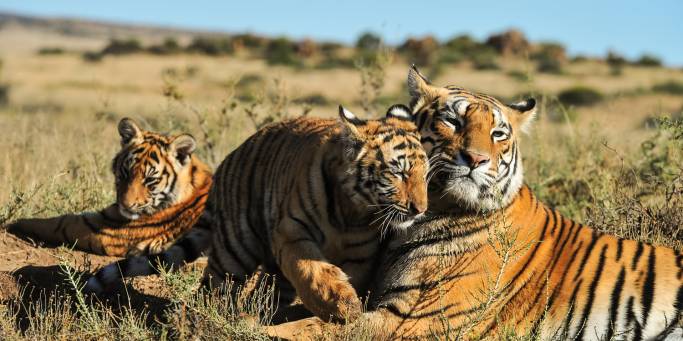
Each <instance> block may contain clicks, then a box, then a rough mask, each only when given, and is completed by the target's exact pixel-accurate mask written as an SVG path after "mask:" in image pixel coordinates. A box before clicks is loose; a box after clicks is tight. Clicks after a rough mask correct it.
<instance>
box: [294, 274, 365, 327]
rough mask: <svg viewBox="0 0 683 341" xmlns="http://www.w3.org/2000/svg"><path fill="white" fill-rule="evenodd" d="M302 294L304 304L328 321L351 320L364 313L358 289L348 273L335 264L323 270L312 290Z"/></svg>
mask: <svg viewBox="0 0 683 341" xmlns="http://www.w3.org/2000/svg"><path fill="white" fill-rule="evenodd" d="M300 296H301V300H302V301H303V303H304V306H306V307H307V308H308V309H310V310H311V312H313V313H314V314H315V315H316V316H318V317H320V318H321V319H323V320H326V321H335V322H351V321H353V320H355V319H356V318H358V317H359V316H360V314H361V313H362V304H361V301H360V299H359V298H358V295H357V294H356V290H355V289H354V288H353V286H351V283H349V281H348V279H347V277H346V274H344V272H343V271H342V270H341V269H339V268H337V267H334V266H333V267H330V268H328V269H326V271H322V272H321V273H320V274H319V276H318V278H317V279H316V280H315V281H314V282H313V283H311V287H310V292H309V293H308V294H305V293H301V295H300Z"/></svg>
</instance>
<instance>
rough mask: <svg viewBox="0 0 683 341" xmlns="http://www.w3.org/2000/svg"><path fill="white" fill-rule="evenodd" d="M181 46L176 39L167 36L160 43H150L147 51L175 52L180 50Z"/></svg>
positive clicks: (157, 52) (156, 52)
mask: <svg viewBox="0 0 683 341" xmlns="http://www.w3.org/2000/svg"><path fill="white" fill-rule="evenodd" d="M182 50H183V49H182V47H180V44H178V41H177V40H176V39H175V38H173V37H168V38H166V39H164V41H163V42H162V43H161V44H158V45H152V46H150V47H148V48H147V51H149V52H150V53H154V54H160V55H164V54H176V53H180V52H182Z"/></svg>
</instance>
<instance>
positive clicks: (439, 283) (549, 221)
mask: <svg viewBox="0 0 683 341" xmlns="http://www.w3.org/2000/svg"><path fill="white" fill-rule="evenodd" d="M409 77H410V78H409V85H410V89H411V93H412V95H413V114H414V117H415V119H416V121H417V122H418V126H419V127H421V128H422V130H421V132H422V136H423V145H424V146H425V148H426V149H427V150H428V151H429V154H430V155H431V159H436V160H437V161H435V162H434V166H435V167H436V171H437V172H438V174H436V175H435V176H434V180H433V181H432V182H431V183H430V211H429V213H428V214H427V216H426V217H425V218H424V219H422V220H421V221H418V222H416V224H415V225H414V226H413V227H412V229H411V231H412V233H409V234H407V235H406V236H403V237H397V238H395V239H394V240H393V241H392V242H391V245H390V246H389V247H388V249H387V251H386V252H385V253H384V255H383V261H382V264H383V265H382V268H381V271H378V273H379V276H378V280H377V281H376V289H375V291H374V292H375V295H374V298H373V299H372V301H371V308H372V311H371V312H368V313H366V314H364V315H363V316H362V317H361V318H360V319H359V320H358V322H357V323H359V324H363V325H366V326H370V327H371V328H372V329H373V330H374V332H375V333H376V337H377V339H423V338H430V337H431V338H433V337H441V338H445V339H480V338H496V335H500V334H498V333H502V332H504V331H506V330H510V329H511V330H514V331H515V332H516V333H518V334H522V335H526V334H531V335H534V336H536V337H538V338H540V339H541V340H566V339H572V340H613V339H616V340H655V339H658V340H659V339H664V338H665V337H666V336H667V334H668V333H669V332H670V331H671V330H672V329H673V328H674V327H675V326H676V323H677V322H678V321H679V320H680V318H681V310H682V309H683V255H682V254H681V253H680V252H678V251H674V250H672V249H670V248H667V247H661V246H652V245H649V244H646V243H641V242H638V241H634V240H624V239H621V238H618V237H615V236H611V235H606V234H602V233H599V232H597V231H595V230H594V229H591V228H590V227H587V226H584V225H581V224H579V223H576V222H574V221H572V220H570V219H567V218H565V217H562V216H561V215H560V213H559V212H557V211H555V210H553V209H550V208H548V207H547V206H545V205H543V204H542V203H540V202H539V201H538V200H536V198H535V197H534V195H533V194H532V193H531V190H530V189H529V188H528V187H527V186H525V185H522V184H521V174H522V165H521V156H520V155H519V149H518V147H517V143H518V135H516V133H517V132H519V131H520V130H522V129H521V128H523V126H524V125H526V124H527V123H528V121H529V120H530V118H531V117H532V116H533V109H534V108H533V107H534V102H533V100H528V101H525V102H522V103H518V104H515V105H511V106H507V105H504V104H502V103H500V102H499V101H498V100H496V99H494V98H492V97H490V96H487V95H483V94H477V93H473V92H469V91H467V90H464V89H462V88H458V87H451V86H449V87H445V88H440V87H435V86H432V85H430V84H429V83H428V82H427V81H426V80H425V79H424V78H423V77H421V76H420V75H419V74H418V73H417V71H416V70H412V71H411V74H410V76H409ZM497 131H500V133H496V132H497ZM516 178H518V180H520V181H517V180H515V179H516ZM517 183H519V185H516V184H517ZM494 184H495V185H494ZM515 187H517V188H515ZM510 189H512V190H510ZM334 328H335V327H334V326H332V325H329V324H324V323H322V322H321V321H319V320H316V319H314V318H311V319H304V320H300V321H295V322H291V323H286V324H283V325H279V326H274V327H269V328H268V332H269V333H270V334H271V335H276V336H280V337H287V338H299V339H303V338H309V337H311V336H312V335H315V334H316V333H318V332H320V331H321V329H322V330H327V329H334Z"/></svg>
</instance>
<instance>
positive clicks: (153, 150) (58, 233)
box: [7, 118, 211, 256]
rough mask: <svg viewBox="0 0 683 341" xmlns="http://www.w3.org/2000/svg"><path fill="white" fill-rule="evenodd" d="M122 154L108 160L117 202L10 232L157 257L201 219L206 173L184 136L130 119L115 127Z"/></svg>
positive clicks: (22, 223)
mask: <svg viewBox="0 0 683 341" xmlns="http://www.w3.org/2000/svg"><path fill="white" fill-rule="evenodd" d="M118 131H119V134H120V136H121V150H120V151H119V152H118V153H117V154H116V156H115V157H114V159H113V161H112V171H113V173H114V176H115V179H116V184H115V187H116V203H114V204H112V205H110V206H108V207H106V208H104V209H102V210H100V211H97V212H85V213H81V214H66V215H62V216H59V217H52V218H33V219H21V220H18V221H16V222H14V223H12V224H10V225H8V227H7V229H8V231H9V232H10V233H12V234H15V235H18V236H20V237H22V238H30V239H33V240H36V241H39V242H44V243H48V244H51V245H60V244H61V245H65V246H68V247H74V248H75V249H77V250H81V251H86V252H90V253H94V254H99V255H107V256H126V255H140V254H147V253H159V252H161V251H163V250H164V249H166V248H167V247H168V246H169V244H171V243H172V242H173V241H175V240H176V239H177V238H178V237H179V236H181V235H182V234H183V233H185V232H186V231H187V230H188V229H189V228H190V227H192V226H193V225H194V224H195V223H196V222H197V220H198V219H199V217H200V216H201V214H202V212H203V210H204V205H205V203H206V200H207V198H208V192H209V188H210V186H211V171H210V169H209V167H208V166H206V165H205V164H204V163H203V162H201V161H200V160H199V159H198V158H197V157H196V156H195V155H193V154H192V153H193V151H194V149H195V145H196V143H195V141H194V138H192V136H190V135H187V134H182V135H177V136H166V135H162V134H158V133H154V132H150V131H144V130H142V129H140V128H139V127H138V125H137V124H136V123H135V122H134V121H132V120H131V119H128V118H124V119H122V120H121V121H120V123H119V125H118Z"/></svg>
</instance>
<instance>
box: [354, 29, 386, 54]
mask: <svg viewBox="0 0 683 341" xmlns="http://www.w3.org/2000/svg"><path fill="white" fill-rule="evenodd" d="M381 44H382V38H380V37H379V36H378V35H376V34H374V33H372V32H365V33H363V34H361V36H360V37H358V40H357V41H356V48H359V49H361V50H377V49H378V48H379V47H380V45H381Z"/></svg>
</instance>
